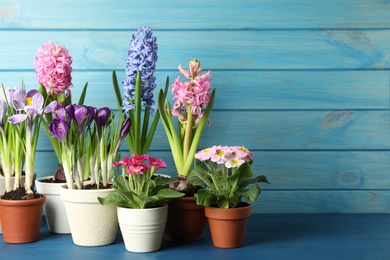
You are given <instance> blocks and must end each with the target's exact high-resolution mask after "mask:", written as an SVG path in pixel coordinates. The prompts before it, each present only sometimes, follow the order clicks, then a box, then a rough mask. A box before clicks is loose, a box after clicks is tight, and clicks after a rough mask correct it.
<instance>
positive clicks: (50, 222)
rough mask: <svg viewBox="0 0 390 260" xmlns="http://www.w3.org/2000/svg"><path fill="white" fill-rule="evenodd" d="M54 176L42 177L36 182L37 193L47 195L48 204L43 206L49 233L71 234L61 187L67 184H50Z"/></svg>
mask: <svg viewBox="0 0 390 260" xmlns="http://www.w3.org/2000/svg"><path fill="white" fill-rule="evenodd" d="M50 179H53V176H48V177H41V178H39V179H37V180H35V187H36V189H37V192H38V193H40V194H45V195H46V202H45V204H44V205H43V209H44V212H45V217H46V222H47V227H48V228H49V231H50V232H52V233H56V234H70V227H69V222H68V217H67V215H66V210H65V204H64V201H63V200H62V199H61V196H60V191H61V186H62V185H64V184H65V183H58V182H57V183H55V182H48V181H49V180H50Z"/></svg>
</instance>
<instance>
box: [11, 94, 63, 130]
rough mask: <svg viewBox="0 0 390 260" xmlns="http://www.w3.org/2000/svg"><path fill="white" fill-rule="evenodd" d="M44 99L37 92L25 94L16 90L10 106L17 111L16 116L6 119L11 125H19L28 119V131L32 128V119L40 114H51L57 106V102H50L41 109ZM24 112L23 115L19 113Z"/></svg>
mask: <svg viewBox="0 0 390 260" xmlns="http://www.w3.org/2000/svg"><path fill="white" fill-rule="evenodd" d="M43 103H44V99H43V96H42V95H41V94H40V93H39V92H38V91H37V90H30V91H29V92H28V93H27V94H26V92H25V91H24V90H22V89H17V90H16V91H15V93H14V95H13V102H12V105H13V107H14V109H15V110H16V111H17V114H15V115H13V116H11V117H9V118H8V122H10V123H11V124H20V123H21V122H23V121H24V120H26V119H28V121H29V129H30V130H31V129H32V127H33V123H34V119H35V118H36V116H38V115H41V114H42V113H48V112H52V111H53V110H54V109H55V107H56V106H57V101H53V102H51V103H50V104H49V105H48V106H47V107H45V109H43ZM21 111H24V112H25V113H21Z"/></svg>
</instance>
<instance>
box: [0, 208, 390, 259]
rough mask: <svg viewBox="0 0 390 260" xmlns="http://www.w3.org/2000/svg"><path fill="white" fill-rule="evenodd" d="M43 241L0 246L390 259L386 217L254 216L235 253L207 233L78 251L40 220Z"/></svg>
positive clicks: (71, 252)
mask: <svg viewBox="0 0 390 260" xmlns="http://www.w3.org/2000/svg"><path fill="white" fill-rule="evenodd" d="M41 226H42V228H41V230H42V231H41V236H40V239H39V240H38V241H37V242H34V243H30V244H28V245H10V244H7V243H4V242H3V241H0V248H1V253H2V256H4V257H6V258H8V259H20V258H22V259H26V260H30V259H33V260H34V259H37V257H38V256H39V257H40V258H42V259H47V258H50V257H51V258H55V259H57V260H67V259H78V258H80V259H110V258H112V259H127V258H136V259H162V260H164V259H175V258H186V259H188V260H195V259H200V258H201V259H204V260H209V259H228V260H230V259H263V260H285V259H290V260H301V259H318V260H327V259H332V260H344V259H375V260H385V259H389V258H390V249H389V246H388V245H389V241H390V235H389V234H390V220H389V216H388V214H253V215H252V216H251V217H250V218H249V220H248V225H247V230H246V235H245V240H244V245H243V246H242V247H239V248H234V249H229V250H227V249H218V248H215V247H213V246H212V239H211V236H210V232H209V230H206V232H205V233H204V235H203V237H202V239H201V240H200V241H197V242H195V243H182V244H180V245H178V243H175V242H170V241H168V240H166V239H165V238H163V241H162V244H161V250H159V251H156V252H150V253H148V254H139V253H131V252H127V251H126V250H125V246H124V244H123V239H122V237H121V235H120V233H119V232H118V235H117V238H116V240H115V243H114V244H111V245H108V246H103V247H78V246H75V245H74V244H73V242H72V238H71V235H58V234H52V233H50V232H49V231H48V229H47V225H46V221H45V219H42V224H41Z"/></svg>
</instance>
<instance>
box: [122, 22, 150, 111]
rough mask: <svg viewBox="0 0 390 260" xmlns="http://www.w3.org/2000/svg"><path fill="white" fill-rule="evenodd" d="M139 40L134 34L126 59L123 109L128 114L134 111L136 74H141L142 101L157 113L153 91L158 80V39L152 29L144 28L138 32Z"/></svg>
mask: <svg viewBox="0 0 390 260" xmlns="http://www.w3.org/2000/svg"><path fill="white" fill-rule="evenodd" d="M137 35H140V36H141V38H137V37H136V36H135V35H134V34H133V35H132V38H131V41H130V49H129V51H128V52H127V58H126V79H125V80H124V81H123V85H124V86H123V88H124V99H123V104H122V108H123V109H124V110H125V112H126V113H127V112H128V111H129V110H131V109H134V108H135V105H134V99H135V98H134V96H135V84H136V74H137V72H141V81H142V92H141V100H142V102H143V106H144V107H148V108H150V109H151V112H152V113H154V111H155V102H154V100H153V91H154V89H155V88H156V83H155V81H156V78H155V77H154V70H155V68H156V62H157V49H158V48H157V42H156V37H155V36H152V35H153V32H152V29H151V28H150V27H147V26H142V27H140V28H139V29H138V30H137Z"/></svg>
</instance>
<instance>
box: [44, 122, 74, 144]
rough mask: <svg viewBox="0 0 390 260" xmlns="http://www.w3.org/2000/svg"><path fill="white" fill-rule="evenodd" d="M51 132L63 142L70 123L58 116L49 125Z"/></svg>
mask: <svg viewBox="0 0 390 260" xmlns="http://www.w3.org/2000/svg"><path fill="white" fill-rule="evenodd" d="M48 130H49V133H50V134H51V135H52V136H53V137H55V138H57V139H58V140H59V141H60V142H62V141H63V140H64V139H65V137H66V136H67V134H68V131H69V123H68V122H66V121H65V120H61V119H58V118H55V119H53V121H51V123H50V124H49V126H48Z"/></svg>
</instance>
